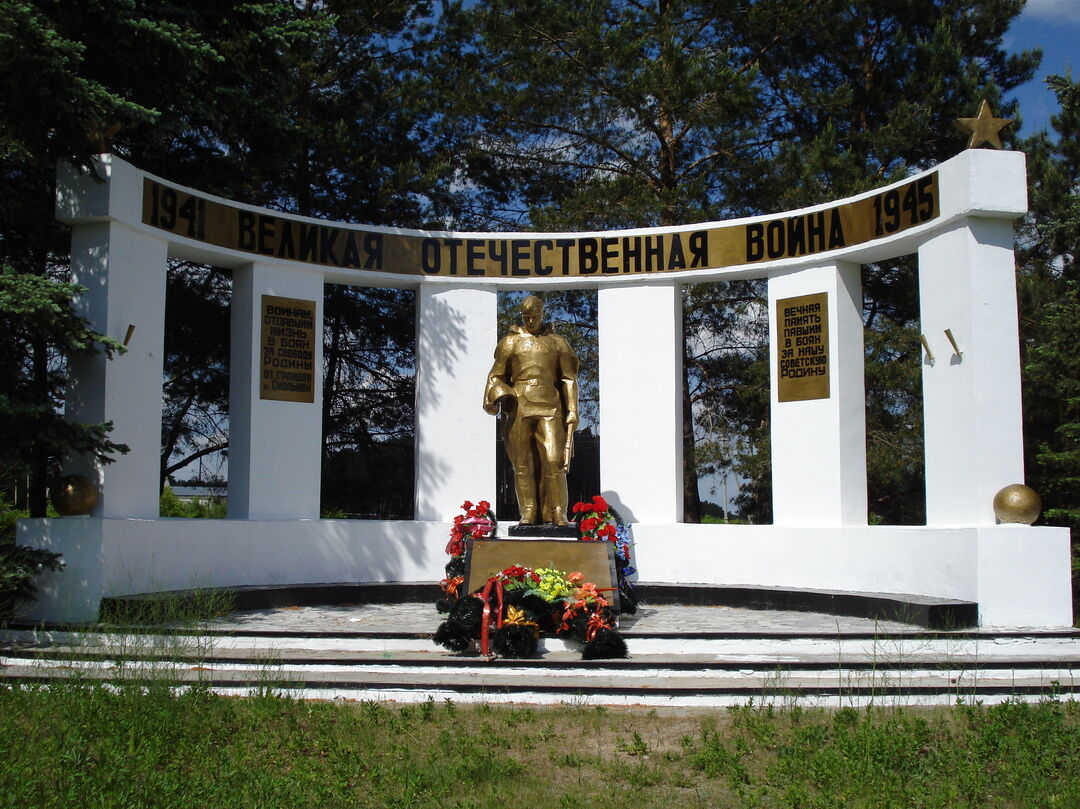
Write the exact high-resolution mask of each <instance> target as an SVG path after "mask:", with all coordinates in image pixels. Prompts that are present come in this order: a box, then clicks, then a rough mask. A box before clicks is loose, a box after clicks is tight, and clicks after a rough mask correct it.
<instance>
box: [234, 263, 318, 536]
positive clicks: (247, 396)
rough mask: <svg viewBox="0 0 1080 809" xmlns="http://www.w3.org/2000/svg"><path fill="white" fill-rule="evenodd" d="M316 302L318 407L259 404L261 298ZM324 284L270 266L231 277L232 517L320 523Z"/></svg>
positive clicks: (310, 275) (311, 274) (266, 401)
mask: <svg viewBox="0 0 1080 809" xmlns="http://www.w3.org/2000/svg"><path fill="white" fill-rule="evenodd" d="M264 295H273V296H276V297H282V298H296V299H299V300H304V301H314V302H315V362H314V377H315V380H314V381H315V401H314V402H285V401H274V400H269V399H262V398H260V385H259V380H260V373H261V370H262V362H261V360H262V358H261V356H260V353H261V345H260V340H261V336H262V298H263V296H264ZM322 311H323V279H322V275H321V274H320V273H317V272H297V271H296V270H295V269H293V268H286V267H281V266H278V265H270V264H250V265H248V266H246V267H243V268H240V269H238V270H234V271H233V294H232V360H231V367H230V369H229V517H231V518H233V519H244V520H281V519H318V518H319V498H320V494H321V484H322V457H321V456H322V376H323V372H322V331H323V330H322Z"/></svg>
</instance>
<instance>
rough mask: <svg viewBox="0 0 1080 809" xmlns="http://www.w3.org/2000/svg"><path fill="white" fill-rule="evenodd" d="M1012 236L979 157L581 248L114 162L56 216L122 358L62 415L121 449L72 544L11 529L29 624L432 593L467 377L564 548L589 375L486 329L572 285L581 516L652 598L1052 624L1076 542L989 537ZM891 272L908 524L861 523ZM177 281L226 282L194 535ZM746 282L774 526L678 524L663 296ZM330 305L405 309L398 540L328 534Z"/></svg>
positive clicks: (525, 329) (1016, 379)
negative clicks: (180, 465)
mask: <svg viewBox="0 0 1080 809" xmlns="http://www.w3.org/2000/svg"><path fill="white" fill-rule="evenodd" d="M980 126H981V124H980ZM975 145H977V144H975ZM1026 211H1027V183H1026V171H1025V157H1024V154H1023V153H1021V152H1015V151H1013V152H1008V151H990V150H986V149H978V148H970V149H968V150H966V151H964V152H963V153H961V154H959V155H957V156H956V157H954V158H952V159H950V160H948V161H945V162H943V163H941V164H939V165H936V166H932V167H929V168H928V169H927V170H925V171H923V172H920V173H918V174H914V175H912V176H908V177H904V178H903V179H901V180H899V181H898V182H895V183H892V184H890V185H886V186H883V187H880V188H875V189H872V190H868V191H866V192H864V193H860V194H857V195H855V196H852V197H848V198H846V199H839V200H823V201H822V202H821V203H820V204H818V205H813V206H810V207H807V208H803V209H799V210H794V211H783V212H775V213H769V214H765V215H760V216H753V217H747V218H742V219H734V220H728V221H722V222H703V223H694V224H687V225H676V226H664V227H653V228H634V229H629V230H618V231H601V232H582V233H539V232H536V233H517V234H512V233H456V232H432V231H420V230H405V229H399V228H380V227H375V226H365V225H357V224H352V223H346V222H325V221H320V220H316V219H312V218H309V217H302V216H295V215H291V214H286V213H282V212H281V211H276V210H270V209H266V208H258V207H256V206H252V205H247V204H245V203H243V202H236V201H232V200H227V199H223V198H220V197H215V196H212V195H210V194H206V193H204V192H202V191H199V190H198V189H194V188H186V187H184V186H181V185H179V184H177V183H174V182H171V181H169V180H168V179H166V178H161V177H155V176H153V175H150V174H148V173H146V172H144V171H141V170H139V169H138V168H136V167H135V166H132V165H131V164H129V163H126V162H125V161H123V160H121V159H119V158H117V157H115V156H112V155H101V156H100V157H99V158H97V159H96V160H95V166H94V169H93V171H84V170H81V169H77V168H73V167H71V166H68V165H66V164H62V165H61V167H60V170H59V176H58V181H57V208H56V213H57V217H58V218H59V219H60V220H61V221H63V222H66V223H67V224H69V225H70V226H71V232H72V250H71V268H72V279H73V281H74V282H75V283H77V284H80V285H81V286H83V287H85V288H86V290H87V291H86V293H85V294H84V295H83V296H82V298H81V300H80V301H79V302H78V311H79V313H80V314H81V315H82V316H84V317H85V318H86V319H87V321H88V322H89V323H90V325H91V327H92V328H94V329H95V330H97V331H98V332H100V333H102V334H106V335H108V336H110V337H113V338H114V339H117V340H123V339H124V337H125V335H131V334H132V333H133V334H134V337H133V338H132V339H131V342H130V345H129V346H128V349H129V350H128V351H127V353H126V354H124V355H122V356H117V357H114V358H113V359H106V358H104V357H103V356H100V355H99V356H94V357H75V358H73V361H72V363H71V365H70V380H71V382H70V385H69V400H68V402H67V406H66V414H67V415H68V417H70V418H72V419H75V420H79V421H83V422H87V423H100V422H103V421H111V422H112V423H113V424H114V425H115V427H114V432H113V436H114V438H115V439H116V440H117V441H120V442H123V443H125V444H127V445H128V446H130V447H131V452H130V453H128V454H126V455H124V456H121V457H118V458H117V459H116V461H115V462H114V463H112V464H109V465H108V466H102V465H100V464H97V463H95V461H94V459H92V458H72V459H71V461H70V463H69V464H68V467H67V468H66V469H65V470H64V471H65V472H66V473H74V474H82V475H85V476H86V477H87V478H89V479H90V480H91V481H92V483H93V484H94V486H95V488H96V489H97V491H98V492H99V493H100V499H99V500H98V502H97V503H96V504H94V505H93V506H92V507H91V511H90V514H89V515H87V516H83V517H64V518H60V519H37V520H22V521H20V522H19V526H18V542H19V543H20V544H23V545H28V546H31V547H38V548H46V549H48V550H52V551H56V552H59V553H61V554H63V558H64V561H65V563H66V569H65V570H63V571H62V572H57V573H52V572H50V573H46V574H42V576H41V577H40V579H39V582H40V586H39V591H40V593H41V597H40V598H39V600H38V601H37V602H36V604H34V605H33V610H34V612H33V613H32V615H31V616H29V617H32V618H35V619H41V620H50V621H87V620H94V619H95V618H96V617H97V615H98V609H99V605H100V604H101V601H102V599H103V598H109V597H114V596H121V595H126V594H135V593H147V592H160V591H164V590H178V589H184V588H190V587H192V586H194V585H195V584H199V585H201V586H210V587H266V586H270V585H275V586H279V585H290V586H312V587H314V586H318V585H319V584H320V583H335V582H352V583H356V582H361V583H364V582H367V583H383V582H386V583H392V582H398V583H417V582H429V583H430V582H435V581H438V580H439V579H441V578H442V577H443V568H444V565H445V556H444V549H445V546H446V537H447V533H448V531H449V528H450V525H451V520H452V519H453V517H454V516H455V514H457V512H458V511H459V508H460V504H461V503H462V501H463V500H466V499H471V500H474V501H475V500H483V499H494V498H493V495H494V492H495V490H496V474H495V460H496V453H497V441H496V430H495V429H494V425H492V420H491V418H490V416H489V415H487V414H486V413H485V412H484V409H483V408H480V407H477V401H476V400H477V394H478V393H479V388H480V380H482V379H485V378H486V379H487V380H488V389H487V390H486V392H485V396H484V403H485V405H486V406H487V408H488V409H491V408H492V407H500V408H503V406H504V405H505V411H506V416H505V417H504V418H506V420H507V422H508V424H509V429H510V431H511V441H509V442H508V443H507V447H508V449H509V451H510V452H511V458H512V459H515V458H516V460H515V467H516V469H519V470H520V482H519V488H518V495H519V499H520V500H521V502H522V515H521V516H522V519H523V520H525V521H535V523H539V522H540V521H551V522H554V523H559V522H563V521H565V520H566V511H565V510H566V495H565V488H564V486H565V484H564V482H563V481H564V475H565V468H566V463H567V459H568V458H569V455H570V453H569V451H568V447H567V443H566V437H567V435H572V431H573V427H574V426H575V424H574V419H575V417H576V408H575V402H574V398H575V395H576V393H575V391H576V383H575V382H574V373H573V371H575V370H576V363H574V361H573V359H572V354H571V353H570V352H566V353H565V354H563V353H560V352H561V347H559V348H556V347H555V346H559V343H558V341H557V339H556V338H554V337H550V338H549V337H548V336H545V334H544V332H543V328H542V315H541V313H540V308H539V307H537V306H536V304H533V303H529V304H528V305H527V306H526V308H525V311H524V313H523V314H524V316H525V323H524V324H522V326H520V327H518V331H516V332H514V333H512V334H510V335H508V336H506V337H504V338H503V340H502V342H500V341H499V337H500V335H499V334H498V333H497V312H498V293H499V290H500V289H505V290H514V291H520V290H526V291H534V292H535V291H540V290H543V289H545V288H547V289H573V288H577V289H594V290H596V298H597V323H596V330H597V349H598V352H597V356H598V359H597V372H598V376H599V380H600V402H599V424H600V492H599V493H600V494H602V495H603V496H604V498H605V499H606V500H607V501H608V502H610V503H611V504H612V506H613V507H614V508H616V509H617V510H618V513H619V514H620V515H621V516H622V517H623V518H624V519H625V520H626V522H627V523H628V524H632V527H633V537H634V543H635V545H634V556H635V560H636V562H635V564H636V567H637V568H638V570H640V571H641V572H642V577H643V578H644V579H645V581H646V582H647V583H656V584H661V585H665V584H672V585H679V586H683V585H685V586H690V587H698V588H701V587H713V588H720V587H726V586H734V585H740V586H743V587H749V588H757V589H758V590H759V591H760V592H761V593H767V592H775V591H776V590H777V588H786V590H785V592H788V591H799V592H819V593H820V592H821V591H825V590H827V591H839V592H844V593H856V594H877V595H886V596H889V595H892V596H895V597H896V598H898V599H901V600H904V599H907V601H908V602H909V603H915V601H917V600H918V599H920V598H932V599H946V600H948V599H952V600H960V601H963V602H964V603H965V604H967V605H968V606H970V607H975V606H977V611H978V623H979V624H980V625H982V626H1011V627H1016V626H1038V627H1052V626H1069V625H1071V623H1072V604H1071V587H1070V570H1069V532H1068V530H1067V529H1065V528H1056V527H1045V526H1039V527H1032V526H1029V525H1024V524H1018V523H1016V522H1011V521H1009V520H1011V519H1012V518H1010V517H1008V515H1007V514H1005V512H1002V514H1003V515H1004V516H1005V517H1006V518H1008V519H1003V517H1002V516H999V515H996V514H995V508H994V501H995V496H996V495H997V494H998V493H999V492H1001V491H1002V490H1003V488H1005V487H1008V486H1010V485H1013V484H1019V483H1022V482H1023V480H1024V465H1023V440H1022V411H1021V398H1020V356H1019V340H1018V325H1017V307H1016V278H1015V259H1014V255H1013V245H1014V232H1013V222H1014V221H1015V220H1017V219H1019V218H1020V217H1022V216H1023V215H1024V213H1025V212H1026ZM905 255H914V256H916V257H917V262H918V278H919V281H918V283H919V304H920V326H921V332H922V334H921V337H922V344H923V347H924V352H925V354H924V357H923V360H922V366H921V367H922V388H921V389H922V399H923V414H924V416H923V418H924V429H923V433H924V437H925V442H924V443H925V458H924V461H925V470H926V475H925V476H926V492H925V497H926V515H927V516H926V522H927V524H926V525H920V526H890V525H869V524H868V520H867V483H866V429H865V407H866V391H865V386H864V380H863V366H864V362H865V340H864V326H863V318H862V297H863V296H862V277H861V274H862V273H863V272H874V269H873V267H874V264H875V262H881V261H884V260H887V259H890V258H894V257H898V256H905ZM170 258H175V259H182V260H191V261H197V262H203V263H211V264H214V265H215V266H218V267H223V268H227V269H228V270H229V271H230V272H231V273H232V279H233V286H232V300H231V307H230V311H231V318H232V326H231V331H230V340H231V353H230V395H229V430H230V433H229V482H228V498H229V519H227V520H200V521H199V523H198V525H193V524H192V523H191V521H188V520H177V519H162V518H161V517H160V516H159V509H158V494H159V493H158V471H159V468H160V460H161V459H160V451H161V406H162V378H163V355H164V318H165V288H166V268H167V264H168V261H169V259H170ZM864 268H865V269H864ZM747 278H761V279H766V280H767V284H768V312H769V314H770V335H769V337H770V352H769V353H770V369H771V379H770V410H769V417H768V418H769V425H770V442H769V443H770V450H771V472H772V480H771V491H772V497H773V514H774V521H773V524H772V525H690V524H686V523H684V522H683V514H682V501H683V497H682V493H683V492H682V490H683V463H682V457H681V451H682V436H683V432H684V426H685V425H684V414H683V410H682V396H681V391H682V384H683V369H682V361H683V360H682V357H683V350H682V349H683V326H682V291H683V287H684V286H685V285H692V284H696V283H701V282H711V281H724V280H731V279H747ZM326 284H353V285H365V286H387V287H408V288H412V289H415V290H416V292H417V295H416V299H417V317H416V321H417V341H416V345H417V349H416V368H417V374H416V422H415V430H416V442H415V446H416V455H415V457H416V464H415V466H416V478H415V489H414V514H415V519H414V520H411V521H389V520H338V519H321V518H320V513H319V505H320V497H319V495H320V474H321V472H320V469H321V466H320V445H321V439H322V401H323V389H322V387H323V386H322V376H321V374H320V373H319V372H318V369H320V368H321V367H322V342H321V340H320V339H318V335H320V334H321V333H322V329H323V299H324V295H325V285H326ZM136 327H137V328H136ZM279 330H280V331H279ZM280 338H287V339H288V340H289V342H288V343H287V344H286V343H285V342H284V341H283V340H282V339H280ZM496 344H498V345H499V349H498V351H497V357H496V362H495V365H494V367H493V366H492V360H491V350H492V346H494V345H496ZM534 344H535V345H541V344H550V345H551V346H552V348H550V349H547V350H548V351H550V353H545V354H542V355H541V356H543V363H539V362H538V361H536V358H535V357H532V356H531V355H530V352H522V351H519V350H518V347H520V346H526V345H534ZM534 362H535V364H536V367H532V368H530V366H531V365H533V364H534ZM646 369H647V375H648V384H643V383H642V379H643V373H646ZM529 374H531V375H532V376H531V377H530V376H528V375H529ZM556 393H557V394H558V395H557V397H556V395H555V394H556ZM500 402H501V404H500ZM511 403H512V404H513V406H514V408H515V409H516V410H515V413H514V417H513V418H511V417H510V416H511V414H510V409H511V408H510V404H511ZM643 415H644V416H646V417H647V419H648V430H647V434H645V433H643V430H642V420H643ZM530 453H532V458H533V459H535V463H534V464H533V465H532V466H530V463H529V461H530V455H529V454H530ZM538 468H539V469H538ZM527 471H528V472H530V475H529V476H526V472H527ZM523 528H524V527H523ZM531 528H532V529H533V530H537V531H538V532H539V531H540V530H542V528H543V526H541V525H537V524H534V525H533V526H531ZM561 544H564V545H575V544H579V545H587V544H594V543H561ZM913 599H914V600H915V601H913Z"/></svg>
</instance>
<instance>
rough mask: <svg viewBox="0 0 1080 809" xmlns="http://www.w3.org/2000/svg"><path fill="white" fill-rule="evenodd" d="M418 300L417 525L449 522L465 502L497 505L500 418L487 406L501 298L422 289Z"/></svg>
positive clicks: (489, 292) (439, 287) (440, 287)
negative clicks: (497, 421) (419, 522)
mask: <svg viewBox="0 0 1080 809" xmlns="http://www.w3.org/2000/svg"><path fill="white" fill-rule="evenodd" d="M417 298H418V303H417V306H418V311H417V318H416V320H417V325H416V330H417V335H416V506H415V519H417V520H450V519H453V517H454V515H455V514H459V513H460V512H461V509H460V506H461V503H462V501H463V500H472V501H474V502H475V501H477V500H488V501H490V502H491V503H494V502H495V419H494V418H492V417H491V416H489V415H488V414H487V413H485V412H484V410H483V407H482V405H483V400H484V383H485V381H486V380H487V375H488V371H490V370H491V363H492V361H493V359H494V355H495V346H496V344H497V343H498V334H497V315H498V293H497V292H496V291H495V290H494V289H493V288H490V287H487V288H483V289H475V288H467V287H458V286H448V285H444V284H422V285H421V286H420V292H419V295H418V296H417Z"/></svg>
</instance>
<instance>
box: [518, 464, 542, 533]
mask: <svg viewBox="0 0 1080 809" xmlns="http://www.w3.org/2000/svg"><path fill="white" fill-rule="evenodd" d="M514 490H515V491H516V492H517V501H518V511H519V512H520V513H521V519H519V520H518V525H536V512H537V509H536V480H535V479H534V478H533V475H532V472H515V473H514Z"/></svg>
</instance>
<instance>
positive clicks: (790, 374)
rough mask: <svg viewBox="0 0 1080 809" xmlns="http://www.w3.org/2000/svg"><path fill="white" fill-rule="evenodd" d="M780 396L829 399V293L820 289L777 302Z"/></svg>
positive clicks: (791, 399)
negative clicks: (810, 293) (813, 292)
mask: <svg viewBox="0 0 1080 809" xmlns="http://www.w3.org/2000/svg"><path fill="white" fill-rule="evenodd" d="M776 342H777V346H776V351H777V363H776V364H777V374H776V377H777V394H778V395H777V398H778V400H779V401H781V402H804V401H807V400H809V399H828V398H829V295H828V293H826V292H818V293H815V294H813V295H800V296H798V297H796V298H781V299H780V300H778V301H777V302H776Z"/></svg>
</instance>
